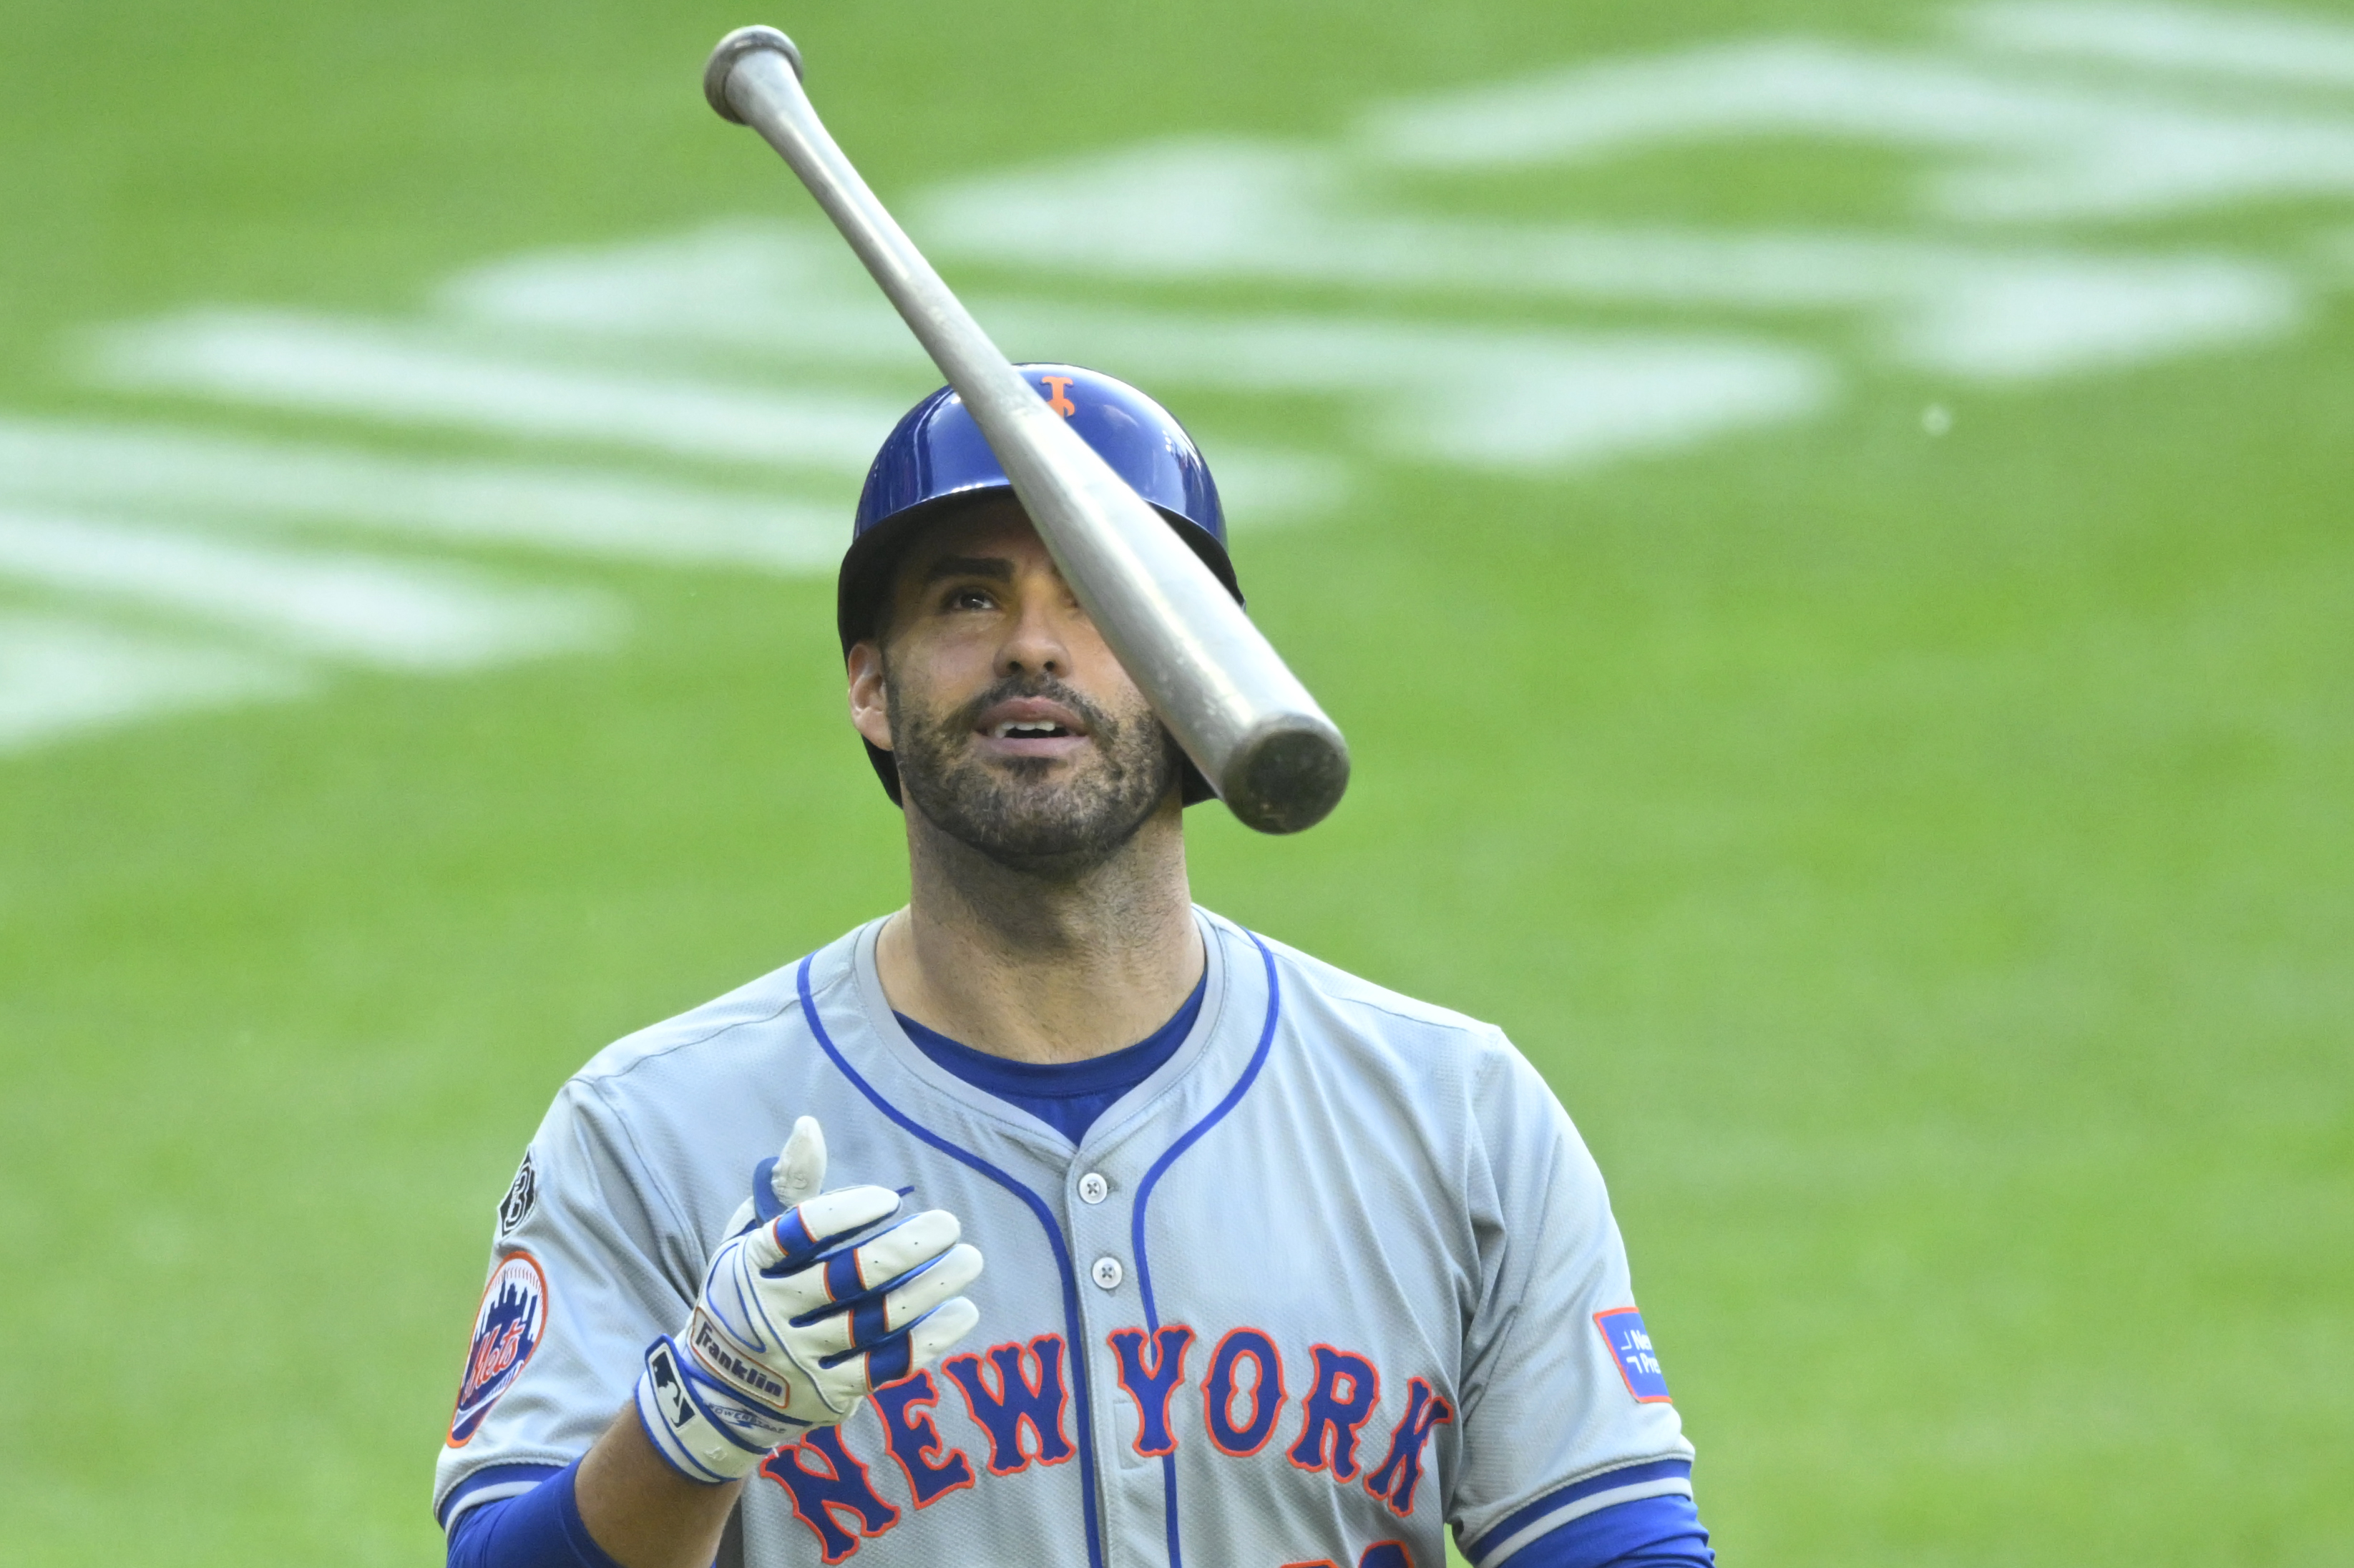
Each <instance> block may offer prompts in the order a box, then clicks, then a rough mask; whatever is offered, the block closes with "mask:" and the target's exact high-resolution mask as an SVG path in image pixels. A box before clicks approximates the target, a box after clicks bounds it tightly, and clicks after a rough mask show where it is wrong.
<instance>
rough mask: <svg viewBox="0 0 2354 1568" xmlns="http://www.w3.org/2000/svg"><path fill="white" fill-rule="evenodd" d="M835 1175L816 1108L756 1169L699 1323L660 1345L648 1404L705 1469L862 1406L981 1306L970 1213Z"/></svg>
mask: <svg viewBox="0 0 2354 1568" xmlns="http://www.w3.org/2000/svg"><path fill="white" fill-rule="evenodd" d="M824 1184H825V1135H824V1133H823V1132H822V1130H820V1128H819V1127H818V1124H817V1119H816V1118H814V1117H803V1118H801V1119H800V1120H799V1121H798V1122H796V1123H794V1125H793V1135H792V1137H791V1138H790V1139H788V1140H787V1141H786V1143H785V1149H784V1152H783V1153H782V1154H780V1155H779V1156H778V1157H777V1158H776V1159H775V1160H763V1161H761V1163H760V1167H759V1169H758V1171H756V1172H755V1173H754V1175H753V1181H752V1189H753V1197H752V1201H751V1202H749V1203H747V1204H746V1205H745V1206H744V1207H743V1208H742V1209H739V1210H737V1217H736V1219H735V1220H734V1221H733V1222H731V1224H730V1225H729V1230H730V1232H731V1233H732V1234H730V1235H729V1236H728V1238H727V1240H726V1241H725V1242H723V1243H721V1244H720V1246H719V1250H718V1251H717V1252H716V1254H714V1255H713V1256H712V1259H711V1266H710V1267H709V1268H707V1269H706V1270H705V1272H704V1277H703V1294H702V1297H701V1298H700V1299H698V1300H697V1301H696V1302H695V1312H694V1315H693V1316H692V1317H690V1318H689V1319H687V1324H686V1328H685V1329H684V1330H683V1331H682V1332H681V1333H679V1334H678V1335H677V1336H676V1337H675V1338H673V1337H672V1336H670V1335H667V1334H665V1335H663V1337H662V1338H661V1339H658V1340H655V1341H654V1342H653V1343H652V1344H651V1345H649V1346H647V1347H646V1359H645V1370H644V1371H643V1372H642V1373H641V1374H640V1376H639V1378H638V1390H637V1404H638V1418H639V1420H640V1421H641V1422H642V1423H643V1424H644V1426H645V1429H646V1436H648V1437H649V1438H651V1439H652V1442H653V1445H654V1447H655V1448H656V1449H657V1450H658V1451H659V1452H660V1453H661V1454H662V1456H663V1458H665V1459H667V1460H669V1461H670V1464H671V1467H672V1468H673V1469H675V1470H677V1471H678V1472H679V1474H681V1475H683V1476H684V1477H686V1478H687V1479H689V1480H692V1481H699V1482H702V1483H704V1484H705V1485H709V1486H716V1485H719V1484H720V1483H721V1482H724V1481H732V1480H735V1479H737V1478H738V1477H741V1476H745V1475H748V1474H750V1473H751V1471H752V1469H753V1467H755V1466H757V1465H758V1464H759V1462H760V1460H761V1458H762V1457H763V1456H765V1455H767V1454H768V1453H769V1451H770V1450H771V1449H773V1448H775V1447H777V1446H779V1445H781V1444H786V1443H797V1442H799V1441H801V1438H803V1437H804V1436H807V1435H808V1433H809V1430H810V1428H811V1427H813V1426H832V1425H838V1424H839V1423H841V1422H843V1421H847V1420H849V1419H850V1417H851V1415H852V1414H854V1412H855V1411H856V1410H857V1408H858V1404H859V1402H860V1401H861V1400H863V1399H864V1398H865V1397H866V1395H867V1393H869V1391H871V1390H873V1389H876V1388H880V1387H882V1386H883V1385H885V1383H896V1382H897V1381H898V1380H899V1379H901V1378H903V1377H906V1376H907V1374H908V1373H909V1372H914V1371H915V1370H916V1369H917V1368H918V1367H921V1366H926V1365H928V1364H929V1363H931V1362H932V1361H936V1360H938V1357H939V1356H940V1354H941V1352H942V1351H946V1350H947V1349H948V1348H949V1346H950V1345H953V1344H955V1343H956V1341H957V1340H960V1339H962V1338H963V1337H964V1336H965V1334H966V1333H968V1332H969V1331H970V1330H971V1328H972V1326H973V1325H974V1324H975V1323H976V1322H978V1321H980V1319H981V1312H980V1310H979V1308H975V1307H974V1306H973V1304H972V1303H971V1302H970V1300H968V1299H966V1298H964V1297H962V1296H960V1295H959V1294H958V1292H959V1291H961V1290H962V1289H963V1288H964V1287H966V1286H968V1285H970V1284H971V1283H972V1282H973V1280H974V1279H975V1278H977V1277H979V1276H980V1274H981V1254H980V1253H979V1252H978V1251H976V1250H974V1249H973V1248H972V1247H970V1246H967V1245H963V1244H962V1243H960V1242H959V1241H958V1240H957V1236H958V1230H959V1227H958V1225H957V1219H956V1216H955V1215H954V1214H951V1213H948V1212H947V1211H946V1210H944V1209H928V1210H926V1211H925V1212H923V1213H919V1214H915V1215H912V1216H910V1217H907V1218H904V1219H902V1218H898V1214H899V1210H900V1196H899V1194H898V1193H896V1192H892V1191H891V1190H890V1189H889V1188H887V1187H844V1188H842V1189H840V1190H838V1191H836V1192H823V1191H822V1188H823V1186H824ZM788 1205H790V1207H789V1206H788Z"/></svg>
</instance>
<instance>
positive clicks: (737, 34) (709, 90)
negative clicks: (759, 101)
mask: <svg viewBox="0 0 2354 1568" xmlns="http://www.w3.org/2000/svg"><path fill="white" fill-rule="evenodd" d="M763 49H773V50H775V51H776V52H777V53H778V54H780V55H782V56H784V57H785V58H786V59H787V60H789V61H790V62H791V64H792V68H793V74H794V75H795V76H799V75H801V50H800V49H799V48H797V47H795V45H794V43H793V41H792V40H791V39H790V38H789V37H785V36H784V34H782V33H780V32H779V31H777V29H776V28H774V27H738V28H737V29H736V30H735V31H734V32H732V33H730V34H728V35H727V36H726V37H724V38H722V39H720V40H719V45H718V47H717V48H715V49H713V50H712V51H711V58H710V59H709V60H708V61H706V62H705V65H704V68H703V96H704V97H705V98H706V99H708V100H710V101H711V107H712V108H713V109H715V110H716V111H718V114H719V118H720V119H722V120H727V121H733V122H735V123H737V124H738V125H741V124H743V123H744V117H743V116H742V115H740V114H738V113H737V112H736V110H735V106H734V105H732V104H730V103H729V102H728V101H727V78H728V76H729V74H730V73H731V72H733V71H734V70H735V69H736V62H737V60H740V59H742V58H744V57H745V56H746V55H749V54H758V53H759V52H760V51H761V50H763Z"/></svg>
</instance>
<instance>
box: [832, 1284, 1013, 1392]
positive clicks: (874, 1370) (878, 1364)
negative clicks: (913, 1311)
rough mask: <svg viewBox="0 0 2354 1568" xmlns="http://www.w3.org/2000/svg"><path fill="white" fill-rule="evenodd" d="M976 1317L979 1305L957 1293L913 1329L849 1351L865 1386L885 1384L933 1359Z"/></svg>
mask: <svg viewBox="0 0 2354 1568" xmlns="http://www.w3.org/2000/svg"><path fill="white" fill-rule="evenodd" d="M979 1321H981V1311H980V1308H976V1307H974V1306H973V1304H972V1303H971V1302H970V1301H969V1300H967V1299H965V1298H963V1297H961V1296H960V1297H958V1298H955V1299H954V1300H952V1301H945V1302H942V1303H941V1304H940V1308H939V1310H938V1311H937V1312H935V1313H933V1314H932V1315H931V1316H930V1317H929V1318H927V1319H924V1320H923V1321H922V1322H920V1323H918V1324H917V1325H916V1326H915V1327H914V1328H913V1329H910V1330H904V1331H902V1332H900V1333H896V1334H894V1335H892V1336H891V1337H890V1338H889V1339H887V1340H884V1341H883V1342H882V1343H881V1344H879V1345H876V1346H875V1348H874V1349H872V1350H870V1351H866V1352H864V1354H863V1355H862V1354H860V1353H859V1352H857V1351H853V1352H851V1354H852V1355H854V1356H857V1358H858V1360H857V1365H858V1367H860V1368H862V1369H863V1370H864V1374H865V1378H866V1386H867V1387H868V1388H870V1389H876V1388H887V1387H888V1386H890V1385H891V1384H892V1383H897V1382H898V1381H899V1380H900V1379H901V1378H903V1377H906V1376H907V1374H908V1373H910V1372H914V1371H915V1370H916V1369H917V1368H918V1367H921V1366H926V1365H928V1364H929V1363H930V1362H932V1361H935V1360H937V1359H938V1356H939V1354H940V1352H941V1351H945V1350H947V1349H948V1348H949V1346H950V1345H953V1344H955V1343H956V1342H957V1341H958V1340H960V1339H962V1338H964V1336H965V1335H966V1334H967V1333H969V1332H970V1331H971V1330H972V1326H973V1325H974V1324H975V1323H978V1322H979ZM843 1359H844V1360H845V1361H846V1360H848V1359H849V1358H848V1357H844V1358H843Z"/></svg>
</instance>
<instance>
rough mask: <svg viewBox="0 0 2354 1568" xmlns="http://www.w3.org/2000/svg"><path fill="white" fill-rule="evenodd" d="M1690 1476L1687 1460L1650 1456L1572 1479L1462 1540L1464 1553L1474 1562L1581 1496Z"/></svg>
mask: <svg viewBox="0 0 2354 1568" xmlns="http://www.w3.org/2000/svg"><path fill="white" fill-rule="evenodd" d="M1690 1477H1691V1460H1690V1459H1653V1460H1651V1461H1650V1462H1649V1463H1648V1464H1640V1465H1621V1466H1620V1467H1618V1468H1617V1469H1615V1470H1605V1471H1603V1472H1602V1473H1601V1474H1600V1475H1598V1476H1588V1477H1586V1478H1585V1479H1584V1480H1582V1481H1572V1482H1570V1483H1569V1485H1567V1486H1565V1487H1561V1488H1558V1489H1554V1490H1553V1491H1550V1492H1547V1493H1546V1494H1545V1495H1544V1496H1543V1497H1541V1498H1539V1499H1537V1500H1536V1501H1534V1502H1532V1503H1530V1504H1528V1505H1527V1506H1526V1507H1524V1508H1522V1509H1519V1510H1515V1511H1514V1512H1513V1513H1511V1515H1510V1516H1508V1517H1506V1518H1504V1519H1501V1520H1498V1521H1497V1522H1496V1523H1494V1524H1491V1525H1490V1526H1489V1527H1488V1528H1487V1530H1486V1531H1482V1532H1481V1534H1480V1536H1479V1540H1477V1541H1471V1542H1465V1543H1464V1545H1463V1555H1464V1557H1465V1558H1466V1559H1468V1560H1469V1562H1471V1563H1474V1564H1475V1565H1476V1564H1477V1563H1479V1561H1480V1559H1482V1558H1484V1557H1486V1556H1487V1555H1488V1553H1489V1552H1490V1551H1491V1550H1493V1549H1494V1547H1495V1545H1496V1543H1497V1542H1500V1541H1507V1540H1510V1539H1511V1537H1513V1536H1515V1535H1517V1534H1519V1533H1520V1532H1521V1531H1523V1530H1526V1529H1527V1528H1528V1527H1529V1526H1530V1525H1532V1524H1534V1523H1536V1522H1537V1521H1538V1520H1542V1519H1543V1518H1544V1517H1545V1516H1546V1515H1547V1514H1551V1513H1557V1512H1559V1511H1560V1510H1563V1509H1565V1508H1567V1507H1569V1506H1570V1505H1571V1504H1572V1503H1575V1502H1576V1501H1578V1500H1580V1499H1584V1498H1590V1497H1595V1496H1598V1495H1599V1494H1601V1493H1603V1492H1613V1491H1617V1489H1619V1488H1621V1487H1632V1486H1639V1485H1640V1484H1642V1483H1643V1482H1645V1481H1662V1480H1670V1479H1675V1478H1685V1479H1689V1478H1690Z"/></svg>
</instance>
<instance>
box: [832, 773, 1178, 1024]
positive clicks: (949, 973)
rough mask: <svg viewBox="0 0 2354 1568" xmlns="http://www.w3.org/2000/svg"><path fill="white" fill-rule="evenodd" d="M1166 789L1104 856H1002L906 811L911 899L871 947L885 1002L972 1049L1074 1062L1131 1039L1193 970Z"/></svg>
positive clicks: (1155, 1019) (1174, 817) (1172, 802)
mask: <svg viewBox="0 0 2354 1568" xmlns="http://www.w3.org/2000/svg"><path fill="white" fill-rule="evenodd" d="M1180 813H1181V809H1180V807H1179V805H1178V803H1177V799H1176V796H1175V795H1174V794H1173V793H1172V795H1171V796H1170V798H1169V800H1167V801H1166V802H1165V803H1164V804H1163V806H1162V807H1161V810H1158V811H1156V812H1154V813H1153V815H1152V816H1151V817H1150V819H1148V820H1147V821H1145V823H1144V825H1143V826H1142V827H1141V828H1140V829H1138V830H1137V832H1135V834H1133V835H1132V836H1131V837H1130V838H1129V841H1128V842H1126V843H1124V844H1122V845H1121V846H1120V847H1119V849H1118V850H1116V851H1114V852H1113V853H1111V854H1110V855H1109V856H1108V857H1106V858H1105V859H1103V860H1100V861H1097V862H1095V863H1090V864H1088V865H1086V866H1083V867H1057V868H1054V869H1051V870H1039V869H1015V868H1013V867H1009V866H1006V865H1002V864H1001V863H998V862H996V861H992V860H991V859H990V858H989V857H988V856H986V855H983V854H981V853H977V852H976V851H974V850H973V849H972V848H971V847H970V845H967V844H964V843H962V842H959V841H957V840H955V839H952V838H950V837H949V836H948V835H947V834H946V833H944V832H940V830H939V829H938V827H936V826H935V825H933V824H932V823H931V822H930V821H928V820H927V819H926V818H925V817H924V815H923V813H922V812H920V811H918V810H916V808H915V805H914V803H913V801H912V800H911V801H910V802H909V804H908V808H907V858H908V866H909V870H910V873H911V876H910V881H911V884H912V892H911V896H910V897H909V899H908V903H907V908H905V909H903V910H901V911H900V912H899V913H898V914H896V915H895V916H892V917H891V919H890V922H889V924H887V925H886V926H885V927H884V928H883V936H882V939H881V941H880V942H879V943H878V945H877V947H876V950H875V962H876V964H877V966H878V967H879V968H880V969H881V970H882V977H883V990H884V992H885V995H887V996H888V997H889V998H890V1000H891V1005H892V1006H893V1007H894V1008H896V1009H897V1010H898V1011H899V1012H904V1013H906V1014H907V1016H908V1017H910V1018H913V1019H915V1020H916V1021H917V1022H918V1023H921V1024H924V1025H925V1026H926V1027H928V1028H930V1029H936V1030H938V1031H939V1032H940V1033H943V1034H946V1035H948V1036H949V1038H950V1039H952V1040H957V1041H960V1042H962V1043H963V1044H967V1045H970V1046H972V1047H973V1048H974V1049H976V1050H981V1051H988V1052H991V1053H993V1054H997V1055H1001V1056H1009V1057H1012V1058H1013V1059H1014V1060H1016V1061H1024V1062H1076V1061H1082V1060H1085V1059H1086V1058H1087V1057H1090V1056H1100V1055H1102V1054H1105V1053H1106V1052H1109V1051H1117V1050H1119V1049H1120V1048H1121V1047H1122V1046H1125V1045H1132V1044H1135V1043H1136V1042H1138V1041H1140V1040H1141V1039H1143V1038H1144V1037H1145V1036H1146V1035H1148V1034H1150V1033H1152V1032H1153V1031H1154V1030H1155V1029H1158V1028H1160V1027H1161V1024H1163V1023H1165V1022H1168V1021H1169V1017H1170V1015H1171V1014H1172V1013H1173V1012H1176V1011H1177V1009H1178V1007H1179V1005H1180V1004H1181V1003H1182V1002H1183V1001H1184V1000H1185V997H1186V995H1187V993H1188V992H1190V991H1192V990H1193V986H1194V983H1195V982H1196V981H1197V980H1200V979H1201V975H1202V965H1203V962H1204V955H1203V952H1202V938H1201V933H1200V931H1199V929H1198V928H1197V927H1195V925H1194V923H1193V895H1192V890H1191V888H1190V887H1189V886H1188V885H1187V883H1186V879H1185V839H1184V826H1183V821H1182V816H1181V814H1180Z"/></svg>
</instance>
